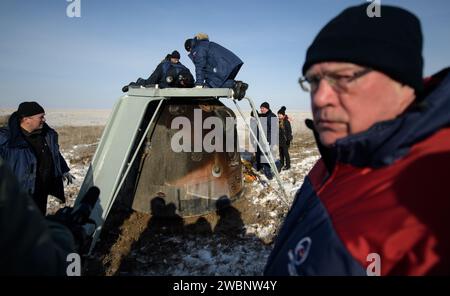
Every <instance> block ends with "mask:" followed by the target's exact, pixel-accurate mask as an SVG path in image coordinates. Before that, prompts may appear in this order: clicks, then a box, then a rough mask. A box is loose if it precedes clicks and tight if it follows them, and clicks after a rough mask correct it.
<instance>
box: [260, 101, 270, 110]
mask: <svg viewBox="0 0 450 296" xmlns="http://www.w3.org/2000/svg"><path fill="white" fill-rule="evenodd" d="M259 107H260V108H261V107H264V108H267V109H270V105H269V103H267V102H264V103H262V104H261V106H259Z"/></svg>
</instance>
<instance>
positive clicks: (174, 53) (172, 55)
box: [170, 50, 180, 59]
mask: <svg viewBox="0 0 450 296" xmlns="http://www.w3.org/2000/svg"><path fill="white" fill-rule="evenodd" d="M170 57H172V58H174V59H180V53H179V52H178V51H177V50H174V51H172V54H171V55H170Z"/></svg>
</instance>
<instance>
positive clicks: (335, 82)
mask: <svg viewBox="0 0 450 296" xmlns="http://www.w3.org/2000/svg"><path fill="white" fill-rule="evenodd" d="M373 70H374V69H372V68H363V69H361V70H359V71H356V72H354V73H353V75H339V74H336V73H332V72H331V73H325V74H321V75H314V77H315V78H317V77H319V79H318V80H317V81H316V82H317V87H316V88H315V89H314V91H315V90H317V88H318V87H319V85H320V81H321V80H322V79H325V80H326V81H327V82H328V84H330V86H332V87H333V88H334V89H336V86H337V87H339V88H340V89H341V90H345V89H346V88H347V85H348V84H349V83H351V82H353V81H355V80H357V79H358V78H361V77H363V76H364V75H366V74H368V73H370V72H372V71H373ZM330 75H331V76H334V77H330ZM339 79H341V82H339ZM305 82H307V83H308V84H309V85H310V86H311V85H312V83H313V82H312V78H308V77H307V76H302V77H300V78H299V79H298V83H299V84H300V87H301V88H302V90H304V91H305V92H308V93H313V92H314V91H313V87H310V89H309V88H308V87H307V86H305V85H304V84H305Z"/></svg>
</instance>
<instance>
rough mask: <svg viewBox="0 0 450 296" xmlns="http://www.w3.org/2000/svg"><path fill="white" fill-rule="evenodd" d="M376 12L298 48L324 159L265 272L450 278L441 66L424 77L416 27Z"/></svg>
mask: <svg viewBox="0 0 450 296" xmlns="http://www.w3.org/2000/svg"><path fill="white" fill-rule="evenodd" d="M381 12H382V16H381V17H380V18H369V17H368V16H367V4H364V5H360V6H355V7H350V8H348V9H346V10H344V11H343V12H342V13H341V14H339V15H338V16H337V17H335V18H334V19H333V20H332V21H330V22H329V23H328V24H327V25H326V26H325V27H324V28H323V29H322V30H321V31H320V32H319V34H318V35H317V36H316V38H315V40H314V41H313V43H312V44H311V46H310V47H309V49H308V51H307V54H306V60H305V63H304V65H303V75H304V77H302V78H301V79H300V81H299V82H300V84H301V87H302V88H303V89H304V90H306V91H308V92H309V93H310V97H311V108H312V113H313V121H307V125H308V126H309V127H310V128H312V130H313V132H314V134H315V136H316V141H317V144H318V148H319V151H320V152H321V155H322V158H321V159H320V160H319V161H318V162H317V163H316V165H315V166H314V167H313V169H312V170H311V172H310V173H309V174H308V176H307V177H306V178H305V180H304V183H303V186H302V188H301V189H300V190H299V191H298V192H297V194H296V197H295V200H294V202H293V205H292V208H291V210H290V212H289V214H288V216H287V217H286V219H285V221H284V225H283V227H282V228H281V230H280V232H279V234H278V237H277V240H276V243H275V246H274V249H273V251H272V253H271V255H270V257H269V260H268V263H267V266H266V270H265V274H266V275H425V274H449V273H450V236H449V235H448V226H449V225H450V223H449V222H450V221H449V218H448V217H449V216H450V215H449V213H450V187H449V186H448V185H447V184H448V182H449V180H450V174H449V173H448V171H449V167H450V111H449V110H450V71H449V68H447V69H445V70H443V71H441V72H439V73H438V74H436V75H434V76H432V77H431V78H429V79H426V80H425V82H424V80H423V79H422V71H423V59H422V32H421V27H420V21H419V20H418V19H417V17H416V16H415V15H413V14H411V13H410V12H408V11H406V10H403V9H400V8H397V7H392V6H381Z"/></svg>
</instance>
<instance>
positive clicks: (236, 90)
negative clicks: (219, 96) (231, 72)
mask: <svg viewBox="0 0 450 296" xmlns="http://www.w3.org/2000/svg"><path fill="white" fill-rule="evenodd" d="M247 88H248V84H247V83H244V82H242V81H236V82H235V83H234V86H233V98H235V99H236V100H238V101H240V100H242V99H243V98H244V97H245V92H246V91H247Z"/></svg>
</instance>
